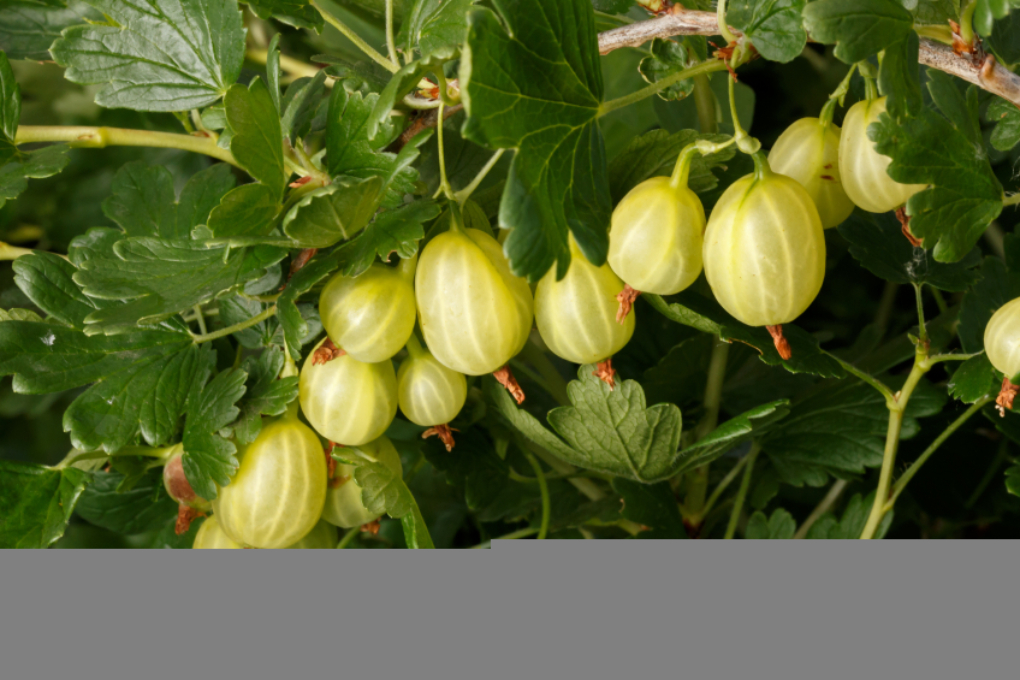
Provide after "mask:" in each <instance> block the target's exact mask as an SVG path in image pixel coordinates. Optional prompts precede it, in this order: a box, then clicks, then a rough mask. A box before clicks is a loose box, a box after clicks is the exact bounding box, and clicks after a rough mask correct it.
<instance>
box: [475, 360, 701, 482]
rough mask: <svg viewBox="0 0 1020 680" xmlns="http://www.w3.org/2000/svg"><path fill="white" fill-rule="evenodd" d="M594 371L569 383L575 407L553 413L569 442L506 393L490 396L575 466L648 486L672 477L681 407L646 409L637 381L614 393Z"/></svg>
mask: <svg viewBox="0 0 1020 680" xmlns="http://www.w3.org/2000/svg"><path fill="white" fill-rule="evenodd" d="M594 368H595V367H594V366H593V365H591V364H587V365H584V366H582V367H581V368H580V369H579V370H578V380H575V381H572V382H570V384H568V385H567V395H568V396H569V398H570V401H571V403H572V404H573V405H572V406H563V407H560V408H556V409H553V410H552V411H550V412H549V415H548V420H549V423H550V424H551V425H552V426H553V428H554V429H555V430H556V431H557V432H558V433H559V434H560V435H561V436H562V437H563V438H564V439H565V440H566V443H563V442H562V441H561V440H559V439H558V438H557V437H556V436H555V435H553V434H552V433H550V432H549V431H548V430H546V429H545V428H544V427H543V426H542V425H541V423H539V422H538V421H537V420H536V419H535V418H534V416H531V415H530V414H528V413H526V412H525V411H521V410H519V409H517V407H516V406H514V404H513V402H512V401H511V400H510V397H509V395H507V394H505V392H503V391H501V390H500V389H498V388H493V389H490V390H489V398H490V399H491V400H493V401H494V402H495V404H496V407H497V409H498V410H499V412H500V413H501V414H502V415H503V416H504V417H506V418H507V420H509V421H510V423H511V425H513V426H514V427H516V428H517V429H518V430H520V431H521V433H522V434H524V436H525V437H527V438H528V439H530V440H531V441H533V442H534V443H536V444H538V445H539V446H541V447H543V448H545V449H547V450H549V451H550V452H551V453H553V454H555V455H556V456H557V457H559V458H562V459H563V460H565V461H567V462H569V463H572V464H574V465H578V466H580V467H583V468H586V469H589V470H598V471H600V472H607V473H609V474H613V475H617V476H620V477H624V478H626V479H633V480H635V481H638V482H644V483H651V482H655V481H658V480H660V479H666V478H668V477H670V476H671V475H672V474H673V472H674V470H675V467H676V461H677V457H678V452H677V448H678V447H679V445H680V430H681V416H680V409H678V408H677V407H676V406H674V405H673V404H657V405H655V406H652V407H651V408H647V409H646V408H645V395H644V392H643V391H642V390H641V386H640V385H638V383H637V382H635V381H633V380H625V381H622V382H620V383H618V384H617V385H616V389H614V390H610V389H609V386H608V385H606V384H605V383H604V382H602V381H601V380H599V379H598V378H596V377H595V376H594V375H592V373H593V370H594Z"/></svg>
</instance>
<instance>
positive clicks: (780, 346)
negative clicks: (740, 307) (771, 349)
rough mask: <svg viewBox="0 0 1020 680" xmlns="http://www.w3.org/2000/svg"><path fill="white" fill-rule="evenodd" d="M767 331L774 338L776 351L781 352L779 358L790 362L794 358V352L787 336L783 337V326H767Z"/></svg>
mask: <svg viewBox="0 0 1020 680" xmlns="http://www.w3.org/2000/svg"><path fill="white" fill-rule="evenodd" d="M765 330H767V331H768V332H769V335H771V336H772V343H773V344H774V345H775V346H776V351H777V352H779V356H780V357H782V359H783V361H786V360H788V359H789V358H790V357H792V356H793V350H792V349H790V343H789V342H788V341H787V340H786V336H784V335H783V325H782V324H779V325H778V326H765Z"/></svg>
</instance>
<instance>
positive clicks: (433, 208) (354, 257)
mask: <svg viewBox="0 0 1020 680" xmlns="http://www.w3.org/2000/svg"><path fill="white" fill-rule="evenodd" d="M438 216H439V206H438V205H437V204H436V203H435V202H434V201H431V200H428V199H425V200H421V201H414V202H413V203H408V204H406V205H404V206H401V207H399V208H396V209H395V210H386V211H384V212H381V213H379V215H378V216H376V218H375V221H374V222H372V224H371V225H369V227H368V228H367V229H365V233H363V234H362V235H361V236H359V237H358V238H357V239H356V240H354V241H352V242H351V243H350V244H348V245H346V246H344V248H343V253H342V256H343V258H344V259H345V264H344V267H343V272H344V275H345V276H360V275H361V274H364V273H365V272H366V271H368V268H369V267H370V266H372V263H373V262H375V258H376V256H378V257H379V258H380V259H382V261H383V262H389V261H390V259H391V257H392V256H393V255H394V254H396V255H397V257H399V258H400V259H402V260H407V259H410V258H412V257H414V255H415V254H416V253H417V252H418V242H419V241H421V239H422V238H424V237H425V228H424V226H422V225H424V224H425V223H426V222H429V221H431V220H434V219H435V218H436V217H438Z"/></svg>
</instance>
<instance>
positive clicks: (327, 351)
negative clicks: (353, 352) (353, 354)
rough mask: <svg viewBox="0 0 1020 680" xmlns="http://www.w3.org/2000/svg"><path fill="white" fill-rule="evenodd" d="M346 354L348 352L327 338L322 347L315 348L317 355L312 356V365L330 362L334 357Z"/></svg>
mask: <svg viewBox="0 0 1020 680" xmlns="http://www.w3.org/2000/svg"><path fill="white" fill-rule="evenodd" d="M345 354H347V352H345V351H343V350H342V349H340V348H339V347H337V346H336V345H334V344H333V341H332V340H330V339H329V338H326V340H325V342H323V343H322V347H320V348H319V349H317V350H315V356H313V357H312V366H321V365H322V364H328V363H329V362H330V361H333V359H339V358H340V357H342V356H343V355H345Z"/></svg>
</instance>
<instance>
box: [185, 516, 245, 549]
mask: <svg viewBox="0 0 1020 680" xmlns="http://www.w3.org/2000/svg"><path fill="white" fill-rule="evenodd" d="M191 547H192V548H193V549H194V550H236V549H240V548H243V547H244V546H243V545H241V544H240V543H238V542H237V541H235V540H234V539H232V538H231V537H230V536H227V534H226V533H224V531H223V529H222V528H221V527H220V523H219V522H218V521H217V520H216V515H213V516H212V517H208V518H206V520H205V521H204V522H202V526H200V527H199V528H198V533H197V534H195V542H194V543H193V544H192V545H191Z"/></svg>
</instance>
